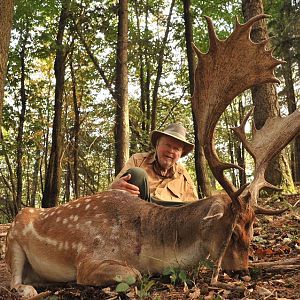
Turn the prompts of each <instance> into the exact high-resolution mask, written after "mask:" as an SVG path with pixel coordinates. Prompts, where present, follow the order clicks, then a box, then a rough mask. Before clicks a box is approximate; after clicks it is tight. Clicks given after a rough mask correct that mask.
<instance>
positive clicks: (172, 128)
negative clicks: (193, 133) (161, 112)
mask: <svg viewBox="0 0 300 300" xmlns="http://www.w3.org/2000/svg"><path fill="white" fill-rule="evenodd" d="M162 135H166V136H170V137H172V138H174V139H176V140H178V141H180V142H182V143H183V150H182V155H181V157H183V156H185V155H187V154H188V153H190V152H192V151H193V150H194V144H192V143H190V142H188V141H187V140H186V129H185V128H184V127H183V126H182V124H180V123H172V124H170V125H169V126H168V127H167V128H166V129H165V130H164V131H160V130H153V131H152V132H151V136H150V139H151V144H152V145H153V147H154V148H155V147H156V144H157V140H158V139H159V138H160V137H161V136H162Z"/></svg>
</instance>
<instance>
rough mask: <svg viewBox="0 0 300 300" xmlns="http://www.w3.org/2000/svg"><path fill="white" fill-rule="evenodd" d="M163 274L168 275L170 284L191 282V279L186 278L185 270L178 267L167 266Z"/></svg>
mask: <svg viewBox="0 0 300 300" xmlns="http://www.w3.org/2000/svg"><path fill="white" fill-rule="evenodd" d="M163 275H164V276H168V277H169V278H170V281H171V283H172V284H174V285H175V284H178V283H191V280H190V279H189V278H188V275H187V272H186V271H185V270H182V269H180V268H176V267H168V268H167V269H165V270H164V272H163Z"/></svg>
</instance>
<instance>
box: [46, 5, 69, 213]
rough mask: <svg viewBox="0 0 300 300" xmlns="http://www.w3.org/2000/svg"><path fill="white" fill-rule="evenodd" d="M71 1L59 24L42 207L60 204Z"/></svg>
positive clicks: (63, 6) (62, 13)
mask: <svg viewBox="0 0 300 300" xmlns="http://www.w3.org/2000/svg"><path fill="white" fill-rule="evenodd" d="M68 8H69V1H63V2H62V9H61V14H60V19H59V24H58V33H57V40H56V46H57V50H56V58H55V64H54V71H55V78H56V86H55V105H54V120H53V127H52V128H53V129H52V147H51V152H50V158H49V163H48V167H47V174H46V181H45V190H44V194H43V199H42V207H53V206H56V205H57V204H58V198H59V192H60V185H61V165H60V163H61V155H62V142H63V138H62V109H63V90H64V77H65V61H66V53H65V50H64V47H63V36H64V31H65V27H66V24H67V19H68V12H69V9H68Z"/></svg>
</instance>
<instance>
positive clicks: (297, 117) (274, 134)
mask: <svg viewBox="0 0 300 300" xmlns="http://www.w3.org/2000/svg"><path fill="white" fill-rule="evenodd" d="M252 111H253V109H251V110H250V111H249V112H248V113H247V115H246V116H245V118H244V120H243V121H242V123H241V125H240V126H239V127H236V128H233V130H234V132H235V133H236V135H237V136H238V137H239V139H240V140H241V141H242V143H243V145H244V147H245V148H246V150H247V151H248V152H249V153H250V154H251V156H252V157H253V158H254V162H255V170H254V179H253V181H252V182H251V184H250V185H249V186H248V188H247V192H250V195H251V202H252V203H254V204H256V203H257V198H258V193H259V191H260V189H262V188H263V187H269V188H273V189H278V188H277V187H275V186H273V185H272V184H270V183H269V182H267V181H266V179H265V171H266V168H267V166H268V164H269V162H270V161H271V160H272V159H273V158H274V156H276V155H277V154H278V153H279V152H280V151H281V150H282V149H283V148H284V147H285V146H286V145H287V144H288V143H289V142H290V141H291V140H292V139H293V138H294V137H295V136H296V135H297V134H298V133H299V132H300V111H298V110H296V111H294V112H293V113H292V114H290V115H289V116H287V117H284V118H282V117H272V118H269V119H268V120H267V121H266V123H265V124H264V126H263V127H262V128H261V129H259V130H257V129H256V128H255V125H253V133H252V139H251V140H247V139H246V135H245V124H246V122H247V120H248V118H249V117H250V115H251V113H252Z"/></svg>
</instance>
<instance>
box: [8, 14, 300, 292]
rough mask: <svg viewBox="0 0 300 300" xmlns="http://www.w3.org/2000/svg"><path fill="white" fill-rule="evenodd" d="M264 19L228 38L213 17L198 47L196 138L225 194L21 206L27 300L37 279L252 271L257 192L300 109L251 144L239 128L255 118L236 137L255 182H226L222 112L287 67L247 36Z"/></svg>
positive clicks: (16, 238)
mask: <svg viewBox="0 0 300 300" xmlns="http://www.w3.org/2000/svg"><path fill="white" fill-rule="evenodd" d="M264 17H265V16H264V15H260V16H257V17H254V18H252V19H251V20H249V21H248V22H247V23H246V24H244V25H240V24H238V23H237V26H236V29H235V30H234V32H233V33H232V35H231V36H230V37H229V38H228V39H227V40H225V41H220V40H218V39H217V37H216V35H215V33H214V30H213V26H212V22H211V20H210V19H209V18H207V21H208V28H209V36H210V50H209V52H208V53H207V54H202V53H201V52H200V51H199V50H197V49H196V48H195V51H196V53H197V56H198V67H197V70H196V72H195V93H194V96H193V98H192V103H193V110H194V112H195V115H196V118H197V123H198V126H199V128H198V134H199V137H200V139H201V141H202V142H203V144H204V151H205V155H206V157H207V160H208V163H209V165H210V167H211V168H212V171H213V174H214V175H215V177H216V178H217V179H218V181H219V182H220V184H221V185H222V186H223V188H224V189H225V191H226V192H227V194H228V195H226V194H224V195H222V194H221V195H216V196H212V197H209V198H206V199H203V200H199V201H196V202H194V203H192V204H188V205H186V206H183V207H162V206H158V205H156V204H153V203H147V202H145V201H142V200H140V199H139V198H137V197H134V196H131V195H130V194H128V193H126V192H122V191H118V190H110V191H106V192H103V193H99V194H96V195H92V196H89V197H84V198H80V199H78V200H74V201H71V202H69V203H68V204H65V205H61V206H58V207H55V208H48V209H33V208H26V209H23V210H22V211H21V212H20V213H19V214H18V215H17V217H16V218H15V220H14V222H13V223H12V225H11V228H10V230H9V232H8V235H7V251H6V261H7V264H8V267H9V269H10V271H11V273H12V280H11V288H16V289H17V290H18V292H19V293H20V294H21V295H22V296H24V297H30V296H33V295H35V294H36V290H35V289H34V288H33V286H32V285H29V284H32V283H35V282H40V281H46V282H48V281H54V282H67V281H74V280H75V281H77V283H79V284H87V285H101V286H104V285H108V284H111V283H114V282H115V279H116V276H118V277H119V278H120V277H122V278H124V280H125V279H126V277H129V276H134V277H139V276H140V274H141V273H157V272H162V271H163V270H164V269H165V268H166V267H170V266H179V267H181V268H189V267H193V266H196V265H197V264H198V263H199V261H200V260H204V259H207V258H209V259H211V260H213V261H214V262H216V264H217V270H218V268H219V267H220V264H221V263H222V268H223V269H227V270H246V269H247V267H248V249H249V243H250V240H251V231H252V224H253V219H254V209H253V204H254V203H255V202H256V197H257V193H258V190H259V189H260V188H262V187H263V186H266V185H267V183H266V181H265V180H264V171H265V168H266V166H267V163H268V162H269V160H270V159H271V158H272V157H273V156H274V155H275V154H276V153H277V152H278V151H280V150H281V149H282V148H283V147H285V146H286V145H287V143H288V142H289V141H290V140H291V139H292V138H293V137H294V136H295V135H296V134H297V132H299V130H300V112H295V113H294V114H293V115H291V116H289V117H287V118H277V119H272V120H269V121H268V122H267V123H266V127H265V128H267V130H265V129H264V128H262V129H261V130H259V131H256V132H254V134H253V136H252V140H251V141H248V140H246V139H245V136H244V134H243V131H242V129H243V126H244V123H245V121H246V119H247V118H248V117H249V114H248V115H247V116H246V118H245V120H244V121H243V123H242V125H241V127H239V128H237V129H235V132H236V133H237V135H238V136H239V137H240V138H241V140H242V141H243V143H245V146H246V148H247V149H248V150H249V152H250V153H251V154H252V155H253V156H254V158H255V163H256V175H255V179H254V181H253V182H252V183H250V185H249V186H246V187H242V188H241V189H239V190H237V189H236V188H235V187H234V186H233V185H232V184H231V183H230V182H229V181H228V180H227V179H226V177H225V176H224V173H223V171H224V170H225V169H227V168H230V167H234V166H233V165H230V164H225V163H222V162H220V161H219V159H218V156H217V154H216V151H215V148H214V144H213V135H214V131H215V126H216V123H217V121H218V119H219V117H220V116H221V113H222V112H223V111H224V110H225V108H226V106H227V105H228V104H229V103H230V102H231V101H232V100H233V98H234V97H235V96H236V95H238V94H239V93H241V92H242V91H244V90H245V89H247V88H249V87H251V86H252V85H254V84H259V83H264V82H270V81H275V78H274V76H273V68H274V67H275V66H276V65H278V64H280V63H281V62H280V61H278V60H276V59H275V58H273V57H272V55H271V53H270V52H269V51H266V50H265V43H259V44H254V43H252V42H251V41H250V40H249V33H250V30H251V26H252V25H253V23H254V22H256V21H258V20H260V19H262V18H264ZM283 130H284V137H282V138H281V136H282V135H283V134H282V131H283ZM262 133H263V134H264V138H263V139H261V138H260V135H261V134H262ZM274 136H276V139H275V138H274ZM215 279H216V278H215V277H214V278H213V280H215Z"/></svg>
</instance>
